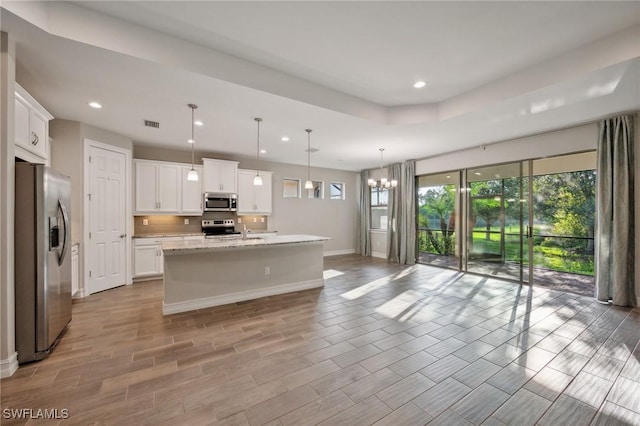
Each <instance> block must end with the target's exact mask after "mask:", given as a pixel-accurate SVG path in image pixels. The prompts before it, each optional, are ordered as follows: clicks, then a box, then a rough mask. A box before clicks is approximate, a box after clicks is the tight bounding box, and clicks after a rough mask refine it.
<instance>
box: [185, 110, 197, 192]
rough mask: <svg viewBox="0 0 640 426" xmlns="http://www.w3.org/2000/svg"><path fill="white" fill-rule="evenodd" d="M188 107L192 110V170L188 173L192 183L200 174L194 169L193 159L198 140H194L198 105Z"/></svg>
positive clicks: (190, 141) (188, 178)
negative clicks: (195, 115)
mask: <svg viewBox="0 0 640 426" xmlns="http://www.w3.org/2000/svg"><path fill="white" fill-rule="evenodd" d="M187 106H188V107H189V108H191V139H189V140H188V142H189V143H190V144H191V170H189V173H187V180H188V181H192V182H197V181H198V172H197V171H196V169H194V168H193V157H194V150H195V146H196V140H195V138H194V127H195V124H194V114H195V110H196V109H197V108H198V105H195V104H189V105H187Z"/></svg>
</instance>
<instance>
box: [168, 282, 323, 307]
mask: <svg viewBox="0 0 640 426" xmlns="http://www.w3.org/2000/svg"><path fill="white" fill-rule="evenodd" d="M318 287H324V279H323V278H320V279H316V280H309V281H301V282H297V283H290V284H282V285H278V286H273V287H267V288H260V289H256V290H249V291H243V292H240V293H234V294H225V295H222V296H212V297H203V298H202V299H194V300H189V301H186V302H177V303H164V302H163V304H162V314H163V315H171V314H177V313H180V312H188V311H194V310H196V309H203V308H210V307H212V306H220V305H227V304H229V303H235V302H243V301H245V300H252V299H259V298H261V297H267V296H275V295H277V294H284V293H291V292H293V291H301V290H309V289H311V288H318Z"/></svg>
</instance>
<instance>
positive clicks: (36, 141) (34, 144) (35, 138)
mask: <svg viewBox="0 0 640 426" xmlns="http://www.w3.org/2000/svg"><path fill="white" fill-rule="evenodd" d="M31 135H32V136H33V138H32V139H31V145H33V146H36V145H38V142H40V138H38V135H37V134H36V132H31Z"/></svg>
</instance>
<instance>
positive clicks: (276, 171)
mask: <svg viewBox="0 0 640 426" xmlns="http://www.w3.org/2000/svg"><path fill="white" fill-rule="evenodd" d="M203 157H204V158H220V159H223V160H233V161H239V162H240V165H239V167H240V168H241V169H252V168H255V159H247V158H242V157H230V156H220V155H217V154H215V153H203V152H196V154H195V158H196V160H195V161H196V163H197V164H201V163H202V158H203ZM133 158H140V159H147V160H158V161H174V162H184V163H191V152H189V151H186V150H185V151H180V150H172V149H162V148H152V147H148V146H145V145H137V144H136V145H134V149H133ZM260 168H261V169H262V170H265V171H271V172H273V175H272V178H273V182H272V183H273V199H272V201H273V213H272V214H271V215H270V216H268V217H267V224H268V230H270V231H278V233H280V234H310V235H320V236H324V237H330V238H332V240H330V241H327V242H326V243H325V250H326V251H328V252H352V251H353V250H354V247H355V229H356V214H357V188H356V180H357V177H358V173H355V172H348V171H344V170H335V169H324V168H318V167H312V168H311V178H312V179H313V180H320V181H323V182H324V186H325V190H324V192H325V198H324V199H308V198H283V197H282V190H283V188H282V180H283V178H297V179H300V180H301V181H302V184H304V181H305V180H306V178H307V167H306V166H297V165H290V164H282V163H276V162H269V161H261V162H260ZM331 182H343V183H344V184H345V199H344V200H331V199H329V184H330V183H331ZM302 192H303V193H304V190H303V191H302ZM303 195H304V194H303ZM139 229H140V227H138V226H136V232H137V231H138V230H139Z"/></svg>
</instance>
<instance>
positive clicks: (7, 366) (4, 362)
mask: <svg viewBox="0 0 640 426" xmlns="http://www.w3.org/2000/svg"><path fill="white" fill-rule="evenodd" d="M16 370H18V352H14V353H12V354H11V355H10V356H9V358H8V359H0V378H5V377H9V376H12V375H13V373H15V372H16Z"/></svg>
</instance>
